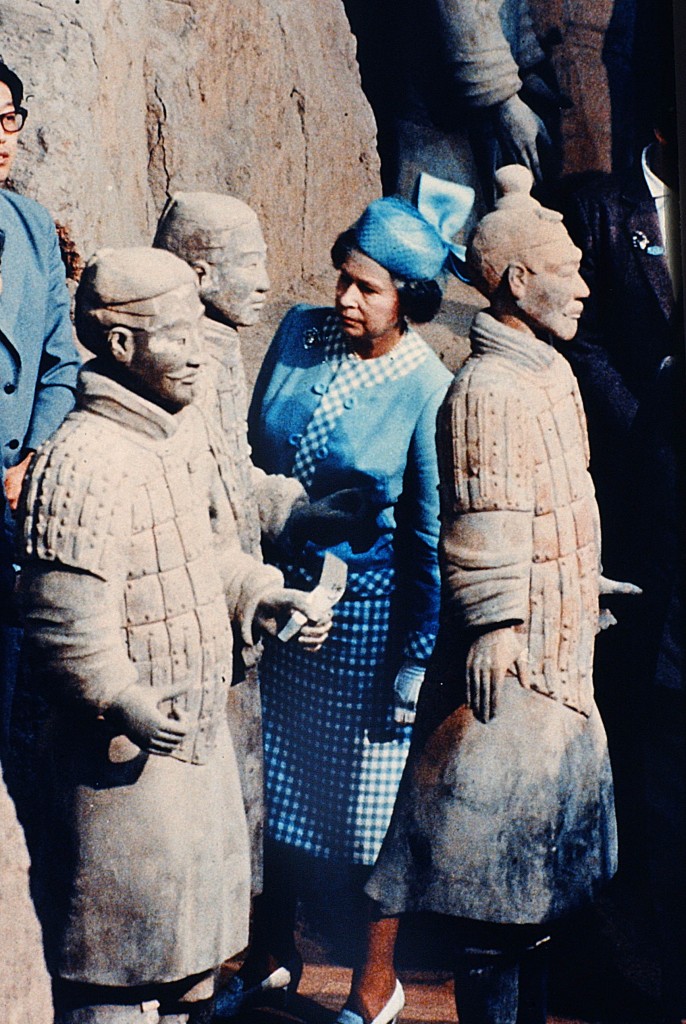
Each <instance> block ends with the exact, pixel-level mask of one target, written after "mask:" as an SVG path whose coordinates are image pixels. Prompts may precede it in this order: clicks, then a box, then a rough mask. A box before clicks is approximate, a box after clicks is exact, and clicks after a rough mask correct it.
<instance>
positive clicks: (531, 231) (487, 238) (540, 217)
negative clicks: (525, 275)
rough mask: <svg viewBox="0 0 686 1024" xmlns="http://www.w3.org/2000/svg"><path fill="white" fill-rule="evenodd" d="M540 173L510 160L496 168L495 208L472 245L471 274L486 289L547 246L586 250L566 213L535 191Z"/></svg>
mask: <svg viewBox="0 0 686 1024" xmlns="http://www.w3.org/2000/svg"><path fill="white" fill-rule="evenodd" d="M533 183H534V179H533V175H532V174H531V171H530V170H529V169H528V168H527V167H521V166H520V165H519V164H509V165H508V166H506V167H501V168H500V169H499V170H498V171H496V174H495V184H496V189H497V191H498V193H499V196H498V199H497V201H496V204H495V209H494V210H493V211H492V212H491V213H487V214H486V216H485V217H482V219H481V220H480V221H479V223H478V224H477V225H476V227H475V229H474V231H473V232H472V236H471V238H470V240H469V244H468V246H467V267H468V270H469V275H470V278H471V280H472V282H473V284H474V285H475V287H477V288H478V289H479V291H481V292H483V294H485V295H491V294H492V293H493V292H494V291H495V290H496V289H497V287H498V285H499V284H500V282H501V280H502V277H503V274H504V273H505V271H506V270H507V268H508V266H509V265H510V264H511V263H526V262H527V261H529V260H531V259H535V258H536V255H538V254H540V252H541V250H544V249H547V248H557V249H561V248H562V249H564V248H566V249H567V250H568V251H569V254H570V256H574V255H580V252H579V250H578V249H577V248H576V246H575V245H574V243H573V242H572V240H571V238H570V237H569V234H568V233H567V229H566V228H565V226H564V224H563V222H562V214H561V213H559V212H558V211H557V210H549V209H548V208H547V207H545V206H542V205H541V204H540V203H539V201H538V200H537V199H534V197H533V196H532V195H531V188H532V186H533Z"/></svg>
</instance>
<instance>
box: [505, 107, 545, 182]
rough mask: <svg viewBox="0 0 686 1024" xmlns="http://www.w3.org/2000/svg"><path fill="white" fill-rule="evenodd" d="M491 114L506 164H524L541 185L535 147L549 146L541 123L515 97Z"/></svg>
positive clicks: (538, 159) (535, 115)
mask: <svg viewBox="0 0 686 1024" xmlns="http://www.w3.org/2000/svg"><path fill="white" fill-rule="evenodd" d="M494 114H495V130H496V134H497V136H498V141H499V143H500V147H501V149H502V153H503V158H504V160H505V162H506V163H518V164H524V166H525V167H528V168H529V170H530V171H531V173H532V174H533V176H534V178H535V179H536V181H537V182H540V180H541V161H540V156H539V152H538V148H539V146H541V145H543V146H550V145H552V143H551V141H550V136H549V135H548V131H547V129H546V127H545V125H544V124H543V121H541V119H540V117H539V116H538V115H537V114H535V113H534V112H533V110H532V109H531V107H528V106H527V105H526V103H525V102H524V100H522V99H520V97H519V96H518V95H516V94H515V95H514V96H510V98H509V99H507V100H505V102H504V103H499V104H498V106H497V107H496V108H495V111H494Z"/></svg>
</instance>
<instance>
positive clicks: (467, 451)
mask: <svg viewBox="0 0 686 1024" xmlns="http://www.w3.org/2000/svg"><path fill="white" fill-rule="evenodd" d="M438 450H439V466H440V476H441V484H440V495H441V538H440V543H439V558H440V560H441V569H442V573H443V579H444V587H445V596H446V598H447V600H448V601H449V602H450V605H451V607H452V608H453V610H454V611H455V612H456V613H457V616H458V619H459V620H460V621H461V622H462V624H463V625H465V626H467V627H475V628H481V627H488V626H491V627H492V626H496V625H498V624H501V623H505V622H520V623H524V622H527V621H528V619H529V577H530V569H531V558H532V551H533V542H532V522H533V516H534V508H533V465H532V464H530V457H529V446H528V445H527V438H526V419H525V414H524V411H523V409H522V408H521V404H520V402H519V400H518V398H517V396H514V395H513V394H512V392H511V390H510V391H509V392H505V393H503V392H502V391H501V389H499V388H498V387H494V386H488V387H484V388H480V387H474V386H473V385H472V386H470V384H469V382H467V384H466V386H465V385H464V383H461V384H460V385H458V386H457V387H456V386H453V388H452V389H451V391H450V392H449V394H448V398H447V400H446V403H445V405H444V406H443V409H442V410H441V414H440V417H439V424H438Z"/></svg>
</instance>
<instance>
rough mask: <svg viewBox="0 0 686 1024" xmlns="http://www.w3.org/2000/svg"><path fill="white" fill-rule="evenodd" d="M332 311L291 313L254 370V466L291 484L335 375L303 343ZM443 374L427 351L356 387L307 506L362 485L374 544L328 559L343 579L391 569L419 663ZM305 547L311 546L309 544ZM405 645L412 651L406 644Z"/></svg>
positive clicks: (431, 580)
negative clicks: (396, 372) (373, 514)
mask: <svg viewBox="0 0 686 1024" xmlns="http://www.w3.org/2000/svg"><path fill="white" fill-rule="evenodd" d="M332 312H333V311H332V310H331V309H321V308H312V307H308V306H302V305H301V306H295V307H294V308H293V309H291V310H290V312H289V313H288V314H287V315H286V317H285V318H284V320H283V322H282V323H281V325H280V327H279V329H278V331H277V333H276V335H275V337H274V340H273V341H272V344H271V347H270V349H269V351H268V353H267V355H266V357H265V361H264V363H263V365H262V369H261V371H260V374H259V377H258V379H257V383H256V385H255V391H254V394H253V399H252V403H251V407H250V414H249V426H250V442H251V445H252V447H253V461H254V462H255V464H256V465H258V466H260V467H261V468H262V469H264V470H266V471H267V472H268V473H283V474H285V475H290V473H291V471H292V468H293V461H294V459H295V455H296V452H297V448H298V440H299V438H300V437H301V436H302V435H303V434H304V433H305V430H306V428H307V425H308V423H309V421H310V419H311V417H312V414H313V412H314V410H315V408H316V407H317V405H318V404H319V402H320V400H321V395H322V394H323V391H325V390H326V387H327V385H328V383H329V381H330V380H331V378H332V375H333V372H334V365H333V364H332V363H331V362H329V361H328V360H327V359H326V358H324V357H323V354H322V350H321V347H320V346H319V345H318V344H317V342H316V340H315V343H312V338H313V331H314V337H315V339H316V337H317V333H316V332H317V331H318V330H319V329H320V328H321V325H322V324H323V323H324V321H325V319H326V318H327V317H328V316H330V315H331V313H332ZM451 380H452V375H451V374H450V373H449V371H448V370H447V369H446V368H445V366H443V364H442V363H441V362H440V360H439V359H438V357H437V356H436V355H435V354H434V353H433V352H432V351H431V349H429V348H428V346H427V353H426V359H425V360H424V362H423V363H421V364H420V365H419V366H418V367H417V368H416V369H414V370H412V371H411V372H410V373H409V374H407V375H406V376H403V377H400V378H397V379H394V380H389V381H386V382H384V383H383V384H380V385H377V386H374V387H365V388H360V389H359V390H358V391H357V392H356V393H355V395H354V396H353V397H351V398H350V399H348V400H347V401H346V404H345V409H344V411H343V413H342V415H341V418H340V419H339V420H338V422H337V423H336V426H335V428H334V430H333V432H332V433H331V434H330V435H329V438H328V441H327V444H326V446H325V447H324V448H323V449H321V451H320V452H318V453H317V468H316V471H315V475H314V478H313V480H312V483H311V485H310V486H309V488H308V490H309V493H310V497H311V498H313V499H317V498H320V497H322V496H324V495H327V494H332V493H334V492H335V491H338V490H341V489H343V488H346V487H358V486H365V485H366V486H371V487H372V488H373V490H374V492H375V498H376V500H377V501H378V504H379V505H380V506H385V508H384V511H382V512H381V513H380V515H379V517H378V519H377V526H378V527H379V529H380V536H379V538H378V540H377V541H376V543H374V545H373V546H372V547H371V548H370V549H369V550H367V551H362V552H359V551H355V550H354V547H351V545H350V544H348V543H347V542H345V543H343V544H339V545H338V546H337V547H336V548H335V549H334V550H335V552H336V554H338V555H339V556H340V557H341V558H343V559H344V560H345V561H346V562H347V563H348V565H349V570H350V572H351V573H355V574H363V573H366V572H368V571H370V570H383V569H385V568H387V567H393V568H394V569H395V570H396V573H397V577H396V587H397V589H398V591H399V595H398V596H399V597H400V599H401V601H402V604H403V606H404V610H405V613H406V630H407V635H408V638H409V639H408V644H407V645H406V650H405V654H406V655H408V656H413V657H420V658H421V657H422V652H423V651H426V650H427V646H426V645H423V644H422V643H421V638H422V637H424V638H427V639H428V637H431V638H432V640H433V635H434V634H435V631H436V625H437V618H438V605H439V573H438V565H437V555H436V548H437V543H438V532H439V523H438V467H437V460H436V414H437V412H438V407H439V406H440V404H441V402H442V401H443V398H444V396H445V393H446V391H447V389H448V385H449V384H450V381H451ZM308 543H309V545H310V546H312V542H308ZM413 641H414V642H413Z"/></svg>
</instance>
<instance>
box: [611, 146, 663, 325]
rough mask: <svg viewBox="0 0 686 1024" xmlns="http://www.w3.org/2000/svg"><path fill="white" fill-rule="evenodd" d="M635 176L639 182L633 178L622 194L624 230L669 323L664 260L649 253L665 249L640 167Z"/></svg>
mask: <svg viewBox="0 0 686 1024" xmlns="http://www.w3.org/2000/svg"><path fill="white" fill-rule="evenodd" d="M638 172H639V174H640V179H639V178H638V176H636V177H635V178H634V179H633V181H632V183H631V184H630V185H629V186H628V187H627V188H626V190H625V191H624V193H623V199H624V201H625V203H626V204H627V208H628V209H627V216H626V220H625V222H624V227H625V230H626V232H627V234H628V238H629V244H630V245H631V248H632V251H633V254H634V259H635V260H636V262H637V263H638V265H639V267H640V268H641V273H643V274H644V276H645V278H646V280H647V282H648V284H649V286H650V288H651V289H652V291H653V292H654V293H655V296H656V298H657V301H658V303H659V305H660V309H661V310H662V312H663V314H664V316H665V319H666V320H670V319H671V317H672V313H673V312H674V304H675V303H674V292H673V291H672V279H671V277H670V276H669V268H668V266H667V257H666V256H665V255H664V253H663V254H656V253H654V252H651V251H650V250H651V248H654V247H656V246H663V247H664V240H663V238H662V234H661V231H660V221H659V218H658V216H657V210H656V209H655V202H654V200H653V197H652V196H651V194H650V192H649V191H648V186H647V184H646V182H645V178H644V177H643V172H642V170H641V168H640V166H639V168H638Z"/></svg>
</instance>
